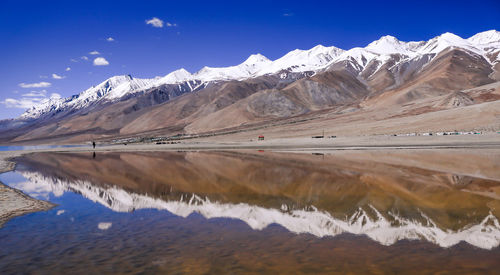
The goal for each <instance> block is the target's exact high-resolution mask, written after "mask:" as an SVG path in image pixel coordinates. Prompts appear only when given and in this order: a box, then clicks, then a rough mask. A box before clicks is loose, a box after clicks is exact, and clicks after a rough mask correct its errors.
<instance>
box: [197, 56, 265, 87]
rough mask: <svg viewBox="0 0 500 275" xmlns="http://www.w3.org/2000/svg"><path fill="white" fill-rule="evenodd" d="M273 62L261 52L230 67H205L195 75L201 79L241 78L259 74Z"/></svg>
mask: <svg viewBox="0 0 500 275" xmlns="http://www.w3.org/2000/svg"><path fill="white" fill-rule="evenodd" d="M270 63H271V61H270V60H269V59H267V58H266V57H265V56H263V55H261V54H252V55H250V56H249V57H248V58H247V59H246V60H245V61H244V62H243V63H241V64H239V65H236V66H230V67H220V68H212V67H207V66H205V67H203V68H202V69H201V70H199V71H198V72H196V73H195V74H194V75H193V77H194V79H196V80H201V81H217V80H241V79H246V78H250V77H255V76H258V74H257V72H259V71H260V70H262V69H263V68H265V67H266V66H268V65H269V64H270Z"/></svg>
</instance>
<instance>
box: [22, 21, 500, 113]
mask: <svg viewBox="0 0 500 275" xmlns="http://www.w3.org/2000/svg"><path fill="white" fill-rule="evenodd" d="M448 49H463V50H465V51H467V52H470V53H472V54H475V55H477V56H482V57H484V58H485V59H486V60H487V61H488V62H490V64H491V65H492V66H494V65H496V64H497V63H498V62H499V61H500V54H499V51H500V32H498V31H496V30H491V31H486V32H482V33H478V34H476V35H474V36H472V37H470V38H468V39H463V38H461V37H459V36H457V35H454V34H452V33H444V34H442V35H440V36H437V37H434V38H432V39H430V40H428V41H416V42H415V41H413V42H403V41H400V40H398V39H397V38H395V37H393V36H383V37H381V38H380V39H379V40H376V41H374V42H372V43H370V44H368V45H367V46H366V47H364V48H360V47H356V48H353V49H350V50H347V51H345V50H342V49H339V48H336V47H325V46H322V45H318V46H315V47H313V48H311V49H309V50H299V49H296V50H293V51H291V52H289V53H287V54H286V55H284V56H283V57H281V58H279V59H276V60H274V61H271V60H269V59H268V58H266V57H265V56H263V55H261V54H253V55H251V56H250V57H248V58H247V59H246V60H245V61H244V62H243V63H241V64H239V65H236V66H229V67H219V68H214V67H203V68H202V69H201V70H199V71H198V72H196V73H193V74H191V73H189V72H188V71H186V70H185V69H179V70H176V71H174V72H171V73H169V74H167V75H166V76H164V77H159V78H154V79H137V78H132V77H131V76H115V77H111V78H109V79H107V80H106V81H104V82H102V83H101V84H99V85H97V86H95V87H92V88H89V89H87V90H85V91H83V92H81V93H80V94H78V95H74V96H72V97H69V98H65V99H51V100H48V101H47V102H44V103H42V104H40V105H37V106H34V107H32V108H31V109H29V110H27V111H26V112H25V113H24V114H22V115H21V118H22V119H36V118H39V117H41V116H43V115H44V114H46V113H50V112H58V111H60V110H67V109H73V110H74V109H81V108H85V107H88V106H90V105H92V104H93V103H95V102H98V101H104V102H108V101H109V102H113V101H117V100H119V99H120V98H122V97H124V96H127V95H130V94H134V93H136V92H140V91H144V90H146V89H149V88H151V87H158V86H161V85H169V84H181V83H185V82H187V83H188V84H189V87H190V89H189V92H191V91H194V90H195V88H196V87H194V86H195V85H196V86H197V87H200V86H203V85H206V84H207V83H210V82H217V81H229V80H245V79H248V78H254V77H259V76H264V75H272V74H278V73H280V72H283V71H285V72H308V71H310V72H314V73H315V72H321V71H325V70H329V69H331V68H338V64H344V65H345V64H349V66H350V67H352V68H354V72H355V73H357V74H362V73H363V71H364V70H368V69H369V70H370V73H369V74H366V75H368V76H371V75H373V74H375V73H376V72H377V71H378V70H379V69H380V68H381V67H382V66H383V65H384V64H386V63H387V62H390V61H391V60H392V61H394V60H395V59H394V58H397V63H399V64H403V63H404V62H407V63H408V62H411V61H413V60H417V61H418V62H414V63H415V64H417V63H418V66H420V67H421V68H423V67H425V65H426V64H427V63H429V62H431V61H432V59H433V58H434V57H436V56H437V55H438V54H439V53H441V52H443V51H446V50H448ZM395 56H396V57H395ZM423 57H425V58H423ZM422 60H425V62H424V61H422ZM369 64H376V66H369ZM368 67H370V68H368Z"/></svg>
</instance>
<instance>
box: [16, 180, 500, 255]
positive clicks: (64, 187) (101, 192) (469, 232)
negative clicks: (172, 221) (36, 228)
mask: <svg viewBox="0 0 500 275" xmlns="http://www.w3.org/2000/svg"><path fill="white" fill-rule="evenodd" d="M22 175H23V176H24V177H25V178H27V179H28V181H27V182H22V183H18V184H16V185H15V186H13V187H15V188H17V189H20V190H22V191H24V192H25V193H28V194H29V195H31V196H34V197H37V198H39V199H47V198H48V196H49V194H53V195H55V196H62V195H63V194H64V193H65V192H67V191H70V192H75V193H77V194H81V195H82V196H83V197H85V198H87V199H89V200H91V201H93V202H96V203H99V204H101V205H103V206H105V207H107V208H109V209H111V210H113V211H116V212H131V211H134V210H139V209H148V208H149V209H158V210H167V211H169V212H171V213H173V214H175V215H178V216H181V217H188V216H189V215H191V214H192V213H199V214H201V215H202V216H203V217H205V218H207V219H211V218H231V219H239V220H242V221H244V222H245V223H246V224H248V226H250V227H251V228H252V229H254V230H262V229H264V228H266V227H268V226H269V225H271V224H273V223H276V224H279V225H281V226H283V227H284V228H286V229H287V230H289V231H290V232H293V233H296V234H301V233H308V234H312V235H314V236H317V237H325V236H336V235H339V234H341V233H351V234H357V235H366V236H368V237H369V238H371V239H372V240H374V241H376V242H378V243H380V244H382V245H392V244H394V243H396V242H397V241H399V240H426V241H428V242H432V243H434V244H437V245H439V246H441V247H450V246H453V245H456V244H458V243H460V242H462V241H465V242H467V243H469V244H471V245H474V246H476V247H479V248H482V249H492V248H495V247H497V246H499V245H500V223H499V221H498V218H497V217H495V216H494V215H493V214H491V213H490V214H489V215H487V216H486V217H484V219H483V220H482V221H481V222H480V223H479V224H470V225H468V226H466V227H464V228H462V229H459V230H456V231H454V230H451V229H446V228H440V227H439V226H437V225H436V223H435V222H434V221H433V220H432V219H431V218H429V217H428V216H427V215H425V213H422V212H421V213H420V215H421V217H420V218H419V219H416V218H406V217H403V216H400V215H398V214H396V213H392V212H388V213H384V214H382V213H380V212H379V211H378V210H377V209H375V208H374V207H373V206H371V205H369V207H368V208H367V209H363V208H359V209H358V210H357V211H355V212H354V213H353V214H350V215H349V216H346V218H343V219H342V218H340V219H339V218H335V217H333V216H332V215H331V214H330V213H329V212H326V211H321V210H318V209H316V208H315V207H314V206H310V207H308V208H307V209H296V210H293V209H290V208H289V207H288V206H287V205H282V206H281V209H274V208H265V207H260V206H256V205H250V204H247V203H244V202H242V203H238V204H232V203H221V202H216V201H215V202H213V201H210V200H209V199H208V198H205V199H203V198H200V197H199V196H197V195H195V194H192V195H188V196H183V197H181V198H180V200H169V201H164V200H161V199H158V198H153V197H150V196H148V195H143V194H136V193H131V192H127V191H125V190H123V189H121V188H118V187H100V186H96V185H93V184H92V183H90V182H88V181H80V180H78V181H73V182H68V181H65V180H61V179H56V178H51V177H45V176H43V175H42V174H40V173H38V172H22ZM370 214H371V215H370Z"/></svg>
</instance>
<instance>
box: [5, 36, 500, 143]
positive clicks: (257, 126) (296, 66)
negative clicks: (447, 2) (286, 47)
mask: <svg viewBox="0 0 500 275" xmlns="http://www.w3.org/2000/svg"><path fill="white" fill-rule="evenodd" d="M499 81H500V32H498V31H496V30H490V31H486V32H481V33H478V34H476V35H474V36H472V37H470V38H468V39H463V38H461V37H459V36H457V35H454V34H452V33H444V34H442V35H440V36H437V37H434V38H432V39H430V40H428V41H416V42H403V41H400V40H398V39H397V38H395V37H392V36H383V37H381V38H380V39H379V40H377V41H374V42H372V43H370V44H369V45H367V46H366V47H364V48H359V47H358V48H353V49H350V50H343V49H339V48H336V47H333V46H332V47H325V46H322V45H318V46H315V47H313V48H312V49H309V50H298V49H297V50H293V51H291V52H289V53H287V54H285V55H284V56H283V57H281V58H279V59H276V60H274V61H272V60H269V59H268V58H266V57H265V56H263V55H261V54H253V55H251V56H250V57H248V58H247V59H246V60H245V61H244V62H243V63H241V64H239V65H236V66H230V67H222V68H214V67H203V68H202V69H201V70H199V71H198V72H195V73H190V72H188V71H186V70H185V69H179V70H176V71H174V72H171V73H169V74H167V75H166V76H164V77H157V78H152V79H138V78H135V77H132V76H130V75H123V76H114V77H111V78H109V79H107V80H105V81H103V82H102V83H100V84H98V85H96V86H93V87H91V88H89V89H87V90H85V91H83V92H81V93H79V94H77V95H74V96H71V97H68V98H53V99H49V100H47V101H46V102H44V103H42V104H40V105H36V106H34V107H32V108H30V109H28V110H26V112H24V113H23V114H22V115H21V116H20V117H19V118H16V119H9V120H3V121H0V142H2V143H37V142H38V143H51V142H67V143H71V142H82V141H87V140H89V139H102V140H111V139H117V138H126V137H141V136H150V137H152V136H173V135H178V134H185V135H214V134H215V135H217V134H221V133H233V134H234V135H233V137H235V138H244V139H247V138H249V137H254V136H255V135H256V134H257V133H260V132H262V131H263V130H262V129H266V130H265V132H266V133H269V135H271V136H279V137H293V136H309V135H310V134H311V133H315V132H317V131H318V129H326V131H327V132H329V133H332V134H336V135H364V134H392V133H395V132H397V131H403V132H428V131H440V130H443V131H445V130H498V129H500V120H499V119H498V116H499V115H500V101H498V100H499V99H500V82H499ZM443 121H446V122H447V123H442V122H443Z"/></svg>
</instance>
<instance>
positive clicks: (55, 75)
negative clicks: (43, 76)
mask: <svg viewBox="0 0 500 275" xmlns="http://www.w3.org/2000/svg"><path fill="white" fill-rule="evenodd" d="M52 78H53V79H63V78H66V77H65V76H62V75H58V74H52Z"/></svg>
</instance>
